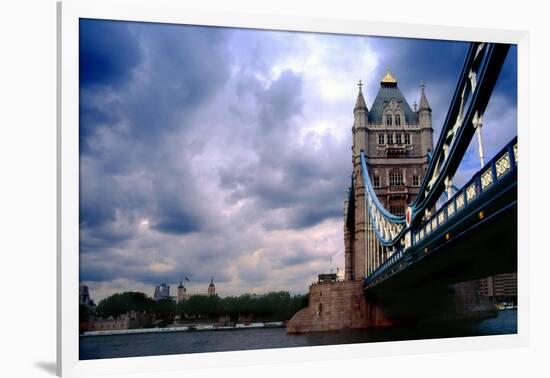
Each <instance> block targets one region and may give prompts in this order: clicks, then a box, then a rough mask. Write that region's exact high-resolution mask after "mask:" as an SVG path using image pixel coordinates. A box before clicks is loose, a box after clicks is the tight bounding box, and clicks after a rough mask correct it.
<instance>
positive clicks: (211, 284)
mask: <svg viewBox="0 0 550 378" xmlns="http://www.w3.org/2000/svg"><path fill="white" fill-rule="evenodd" d="M210 286H214V276H212V279H211V280H210Z"/></svg>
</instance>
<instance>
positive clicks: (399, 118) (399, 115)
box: [395, 114, 401, 126]
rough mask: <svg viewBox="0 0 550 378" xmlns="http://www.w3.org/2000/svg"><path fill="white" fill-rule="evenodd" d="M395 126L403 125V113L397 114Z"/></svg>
mask: <svg viewBox="0 0 550 378" xmlns="http://www.w3.org/2000/svg"><path fill="white" fill-rule="evenodd" d="M395 126H401V114H396V115H395Z"/></svg>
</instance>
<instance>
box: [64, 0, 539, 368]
mask: <svg viewBox="0 0 550 378" xmlns="http://www.w3.org/2000/svg"><path fill="white" fill-rule="evenodd" d="M79 18H95V19H111V20H125V21H147V22H159V23H176V24H196V25H210V26H226V27H243V28H257V29H270V30H289V31H307V32H325V33H326V32H328V33H337V34H357V35H373V36H392V37H409V38H429V39H444V40H468V41H474V40H476V41H479V40H482V41H488V42H501V43H513V44H517V46H518V140H519V141H520V142H519V143H520V151H521V160H522V164H521V165H522V166H521V169H519V180H520V181H521V182H522V183H527V182H528V181H529V180H528V177H529V154H528V153H527V151H529V145H528V143H529V137H528V133H529V130H528V115H527V104H528V98H527V95H528V87H527V86H528V84H527V83H528V65H529V62H528V55H529V52H528V50H529V38H528V34H527V33H526V32H521V31H510V30H493V29H474V28H460V27H446V26H427V25H413V24H396V23H379V22H363V21H357V20H339V19H320V18H310V17H288V16H280V15H274V14H271V15H270V14H245V13H238V12H214V11H201V10H192V9H188V8H185V7H184V6H182V5H181V4H180V3H179V2H177V1H146V0H133V1H126V0H111V1H109V2H95V1H79V2H76V1H63V2H62V3H58V67H57V76H58V93H57V102H58V109H57V112H58V128H57V130H58V131H57V133H58V134H57V143H58V146H57V165H58V181H57V184H58V187H57V196H58V197H57V198H58V204H59V207H58V216H57V222H58V236H57V237H58V238H57V244H58V247H57V249H58V250H57V253H58V256H57V291H58V293H57V298H58V303H57V309H58V314H57V332H58V335H57V356H58V360H57V371H58V374H59V375H62V376H81V375H99V374H121V373H145V372H153V371H173V370H183V369H191V368H200V367H206V366H208V367H210V368H212V367H226V366H245V365H251V364H267V363H292V362H298V361H311V360H329V359H334V360H335V359H346V358H359V357H365V356H388V355H395V354H407V353H419V352H422V353H432V352H440V351H464V350H477V349H491V348H502V347H517V346H525V345H527V343H528V335H529V322H528V317H529V281H528V275H529V272H528V269H527V267H528V258H529V253H528V251H529V248H528V228H527V218H528V215H527V208H528V207H527V203H528V194H527V190H528V188H527V186H526V185H522V184H520V185H519V186H518V188H519V192H518V195H519V198H520V199H519V201H520V202H521V206H520V207H519V212H518V218H519V219H518V222H519V227H518V238H519V247H518V297H519V298H521V299H520V300H521V305H520V306H519V307H518V333H517V334H515V335H501V336H492V337H468V338H452V339H440V340H418V341H410V342H402V341H397V342H384V343H371V344H353V345H338V346H336V345H334V346H318V347H303V348H284V349H270V350H255V351H235V352H224V353H200V354H192V355H168V356H154V357H133V358H118V359H100V360H87V361H80V360H79V348H78V345H79V333H78V326H79V325H78V301H77V298H78V287H79V252H78V251H79V215H78V214H79V186H78V185H79V150H78V148H79V147H78V146H79V142H78V106H79V94H78V43H79V42H78V41H79V38H78V20H79ZM523 151H525V153H523Z"/></svg>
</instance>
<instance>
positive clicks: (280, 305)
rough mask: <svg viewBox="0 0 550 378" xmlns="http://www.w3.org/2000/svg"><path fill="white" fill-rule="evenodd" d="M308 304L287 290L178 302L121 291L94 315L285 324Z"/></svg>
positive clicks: (84, 312) (83, 313) (83, 317)
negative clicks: (134, 314) (249, 319)
mask: <svg viewBox="0 0 550 378" xmlns="http://www.w3.org/2000/svg"><path fill="white" fill-rule="evenodd" d="M307 305H308V296H307V295H293V296H291V295H290V294H289V293H288V292H286V291H279V292H270V293H268V294H266V295H253V294H243V295H240V296H232V297H225V298H220V297H219V296H217V295H212V296H207V295H192V296H190V297H189V298H188V299H187V300H184V301H181V302H180V303H176V302H175V301H173V300H172V299H162V300H159V301H155V300H153V299H152V298H151V297H149V296H147V295H146V294H144V293H140V292H124V293H117V294H113V295H111V296H110V297H107V298H105V299H102V300H101V301H100V302H99V304H98V305H97V308H96V309H95V311H94V313H93V316H95V317H99V318H108V317H111V316H112V317H114V318H116V317H118V316H120V315H122V314H125V313H128V312H130V311H136V312H140V313H146V314H150V315H153V316H154V317H155V319H157V320H165V321H168V322H169V321H172V320H173V319H174V318H175V316H176V315H178V316H179V317H180V318H181V319H208V320H218V319H220V317H226V318H228V319H230V320H231V321H237V320H238V318H239V316H252V317H253V318H254V319H255V320H263V321H285V320H288V319H290V318H291V317H292V315H294V314H295V313H296V312H297V311H298V310H300V309H301V308H303V307H306V306H307ZM90 315H91V314H90V313H89V311H88V310H87V309H86V308H82V306H81V320H82V321H85V320H87V318H88V317H89V316H90Z"/></svg>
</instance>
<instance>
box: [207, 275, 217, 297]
mask: <svg viewBox="0 0 550 378" xmlns="http://www.w3.org/2000/svg"><path fill="white" fill-rule="evenodd" d="M212 295H216V286H214V277H212V279H211V280H210V285H209V286H208V296H209V297H210V296H212Z"/></svg>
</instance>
